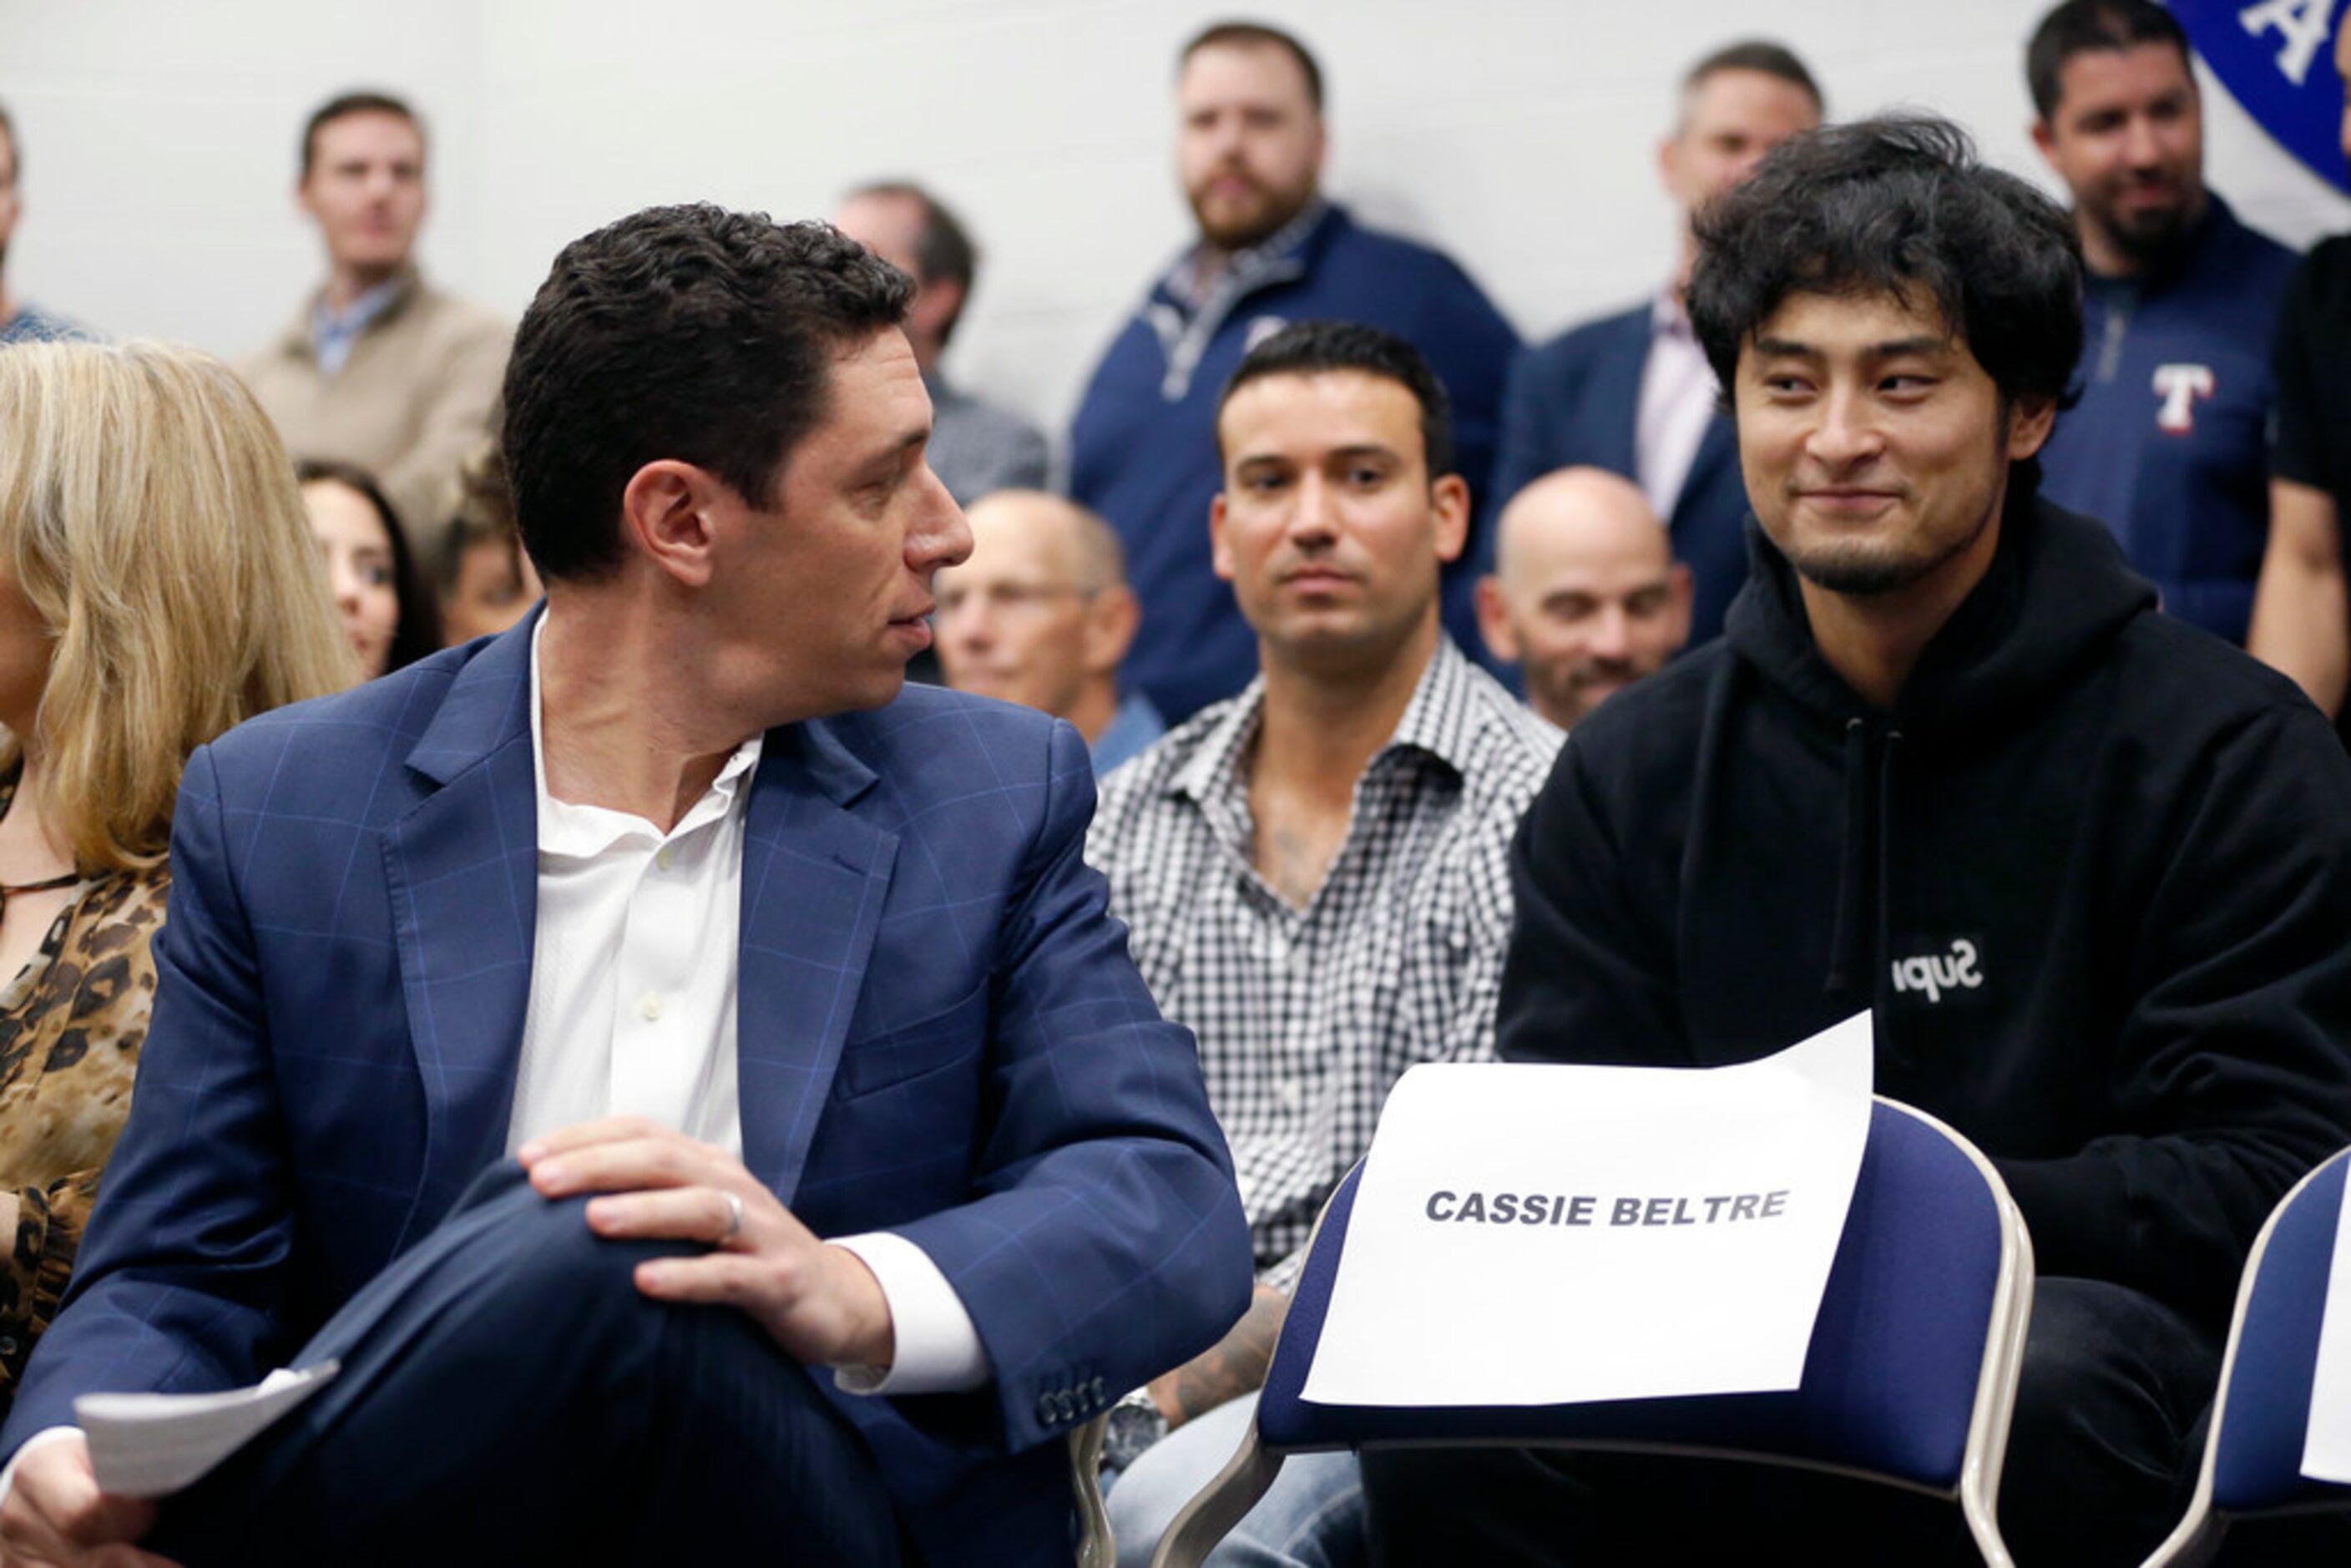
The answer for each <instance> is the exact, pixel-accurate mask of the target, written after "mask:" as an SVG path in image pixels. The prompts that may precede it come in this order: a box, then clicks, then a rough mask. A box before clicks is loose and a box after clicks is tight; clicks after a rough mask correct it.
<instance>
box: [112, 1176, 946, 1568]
mask: <svg viewBox="0 0 2351 1568" xmlns="http://www.w3.org/2000/svg"><path fill="white" fill-rule="evenodd" d="M582 1207H583V1203H582V1201H581V1200H579V1199H573V1200H570V1201H567V1202H559V1203H550V1202H549V1201H548V1200H546V1199H545V1198H542V1197H539V1196H538V1194H537V1193H535V1192H533V1191H532V1190H531V1188H530V1186H528V1183H527V1182H525V1180H524V1179H523V1176H522V1173H521V1170H520V1168H519V1167H518V1166H514V1165H512V1164H503V1165H500V1166H496V1167H495V1168H494V1169H492V1170H489V1171H487V1172H485V1173H484V1174H483V1176H482V1177H481V1179H479V1180H478V1181H476V1182H475V1184H474V1186H473V1188H472V1189H471V1190H470V1191H469V1192H468V1193H467V1194H466V1195H465V1198H464V1199H463V1200H462V1201H461V1202H460V1203H459V1205H458V1207H457V1209H456V1210H455V1212H454V1213H452V1214H451V1216H450V1217H449V1218H448V1219H447V1220H445V1221H444V1223H443V1224H442V1225H441V1227H440V1228H438V1229H437V1230H435V1231H434V1233H433V1234H432V1235H431V1236H429V1237H427V1238H426V1239H424V1240H423V1242H422V1243H420V1244H419V1245H418V1246H416V1247H415V1248H413V1249H411V1250H410V1251H408V1252H407V1253H406V1254H404V1255H403V1256H402V1257H401V1258H400V1259H399V1260H397V1261H396V1262H394V1263H393V1264H392V1266H391V1267H390V1268H389V1269H387V1270H385V1271H384V1272H383V1273H382V1274H381V1276H379V1277H378V1278H377V1279H376V1280H375V1281H373V1282H371V1284H370V1285H369V1286H368V1288H367V1289H366V1290H364V1291H360V1294H358V1295H357V1296H354V1297H353V1298H352V1299H351V1300H350V1302H348V1303H347V1304H346V1305H345V1306H344V1308H343V1310H342V1311H341V1312H338V1313H337V1314H336V1315H335V1317H334V1318H333V1320H332V1321H331V1322H329V1323H328V1324H327V1326H326V1327H325V1328H323V1329H322V1330H320V1331H319V1333H318V1335H317V1336H316V1337H315V1338H313V1339H312V1340H311V1342H310V1343H309V1344H308V1345H307V1346H305V1347H304V1349H303V1351H302V1353H301V1354H300V1355H298V1357H296V1358H295V1364H296V1365H299V1366H308V1365H312V1364H316V1363H318V1362H320V1361H324V1360H326V1359H328V1358H329V1357H334V1358H337V1359H340V1361H341V1363H342V1373H341V1375H340V1376H339V1377H337V1378H336V1379H335V1380H334V1381H333V1382H332V1383H330V1384H329V1385H327V1386H326V1387H325V1388H324V1389H323V1390H321V1391H320V1392H319V1394H318V1395H316V1396H314V1397H312V1398H311V1400H310V1401H309V1402H308V1404H306V1405H304V1406H301V1407H300V1408H299V1409H298V1410H296V1411H295V1412H294V1413H293V1414H292V1415H290V1416H287V1418H286V1419H285V1420H283V1421H281V1422H279V1423H278V1424H277V1426H276V1427H272V1428H270V1429H269V1430H268V1431H267V1432H266V1433H265V1434H263V1435H262V1436H261V1437H258V1438H256V1440H255V1441H254V1442H253V1443H252V1444H250V1445H249V1446H248V1447H247V1448H245V1449H244V1450H243V1451H242V1452H240V1453H239V1454H237V1455H236V1456H235V1457H234V1458H231V1459H230V1460H229V1461H228V1462H227V1463H225V1464H224V1465H223V1466H222V1467H221V1468H220V1469H217V1470H215V1471H214V1472H213V1473H212V1474H211V1475H209V1476H207V1477H205V1478H204V1479H203V1480H201V1481H199V1482H198V1483H196V1485H195V1486H193V1487H192V1488H190V1489H189V1490H187V1491H185V1492H183V1493H182V1494H181V1495H180V1496H178V1497H175V1498H173V1499H172V1500H169V1501H168V1502H167V1503H166V1504H165V1505H164V1507H163V1511H162V1517H161V1519H160V1520H159V1521H158V1523H157V1526H156V1529H155V1531H154V1532H153V1534H152V1536H151V1538H150V1540H149V1542H147V1544H149V1545H150V1546H151V1547H152V1549H153V1550H156V1551H158V1552H162V1553H164V1554H165V1555H166V1556H170V1557H173V1558H176V1559H178V1560H179V1561H180V1562H182V1563H187V1564H189V1568H199V1565H202V1564H208V1563H239V1564H245V1563H288V1564H291V1563H304V1564H312V1565H316V1564H320V1563H336V1564H371V1563H386V1564H389V1563H408V1564H413V1563H436V1564H463V1563H499V1564H514V1563H736V1562H789V1563H794V1564H801V1563H843V1564H858V1565H860V1568H862V1565H865V1564H883V1565H887V1564H892V1563H897V1562H899V1561H900V1560H901V1547H900V1536H899V1531H898V1526H897V1524H896V1521H895V1519H894V1516H893V1513H892V1511H891V1505H890V1500H889V1498H888V1496H887V1494H886V1493H885V1492H884V1490H883V1485H882V1480H881V1477H880V1475H879V1474H878V1472H877V1471H876V1469H875V1467H874V1464H873V1460H872V1457H871V1456H870V1455H869V1453H868V1452H867V1450H866V1448H865V1447H864V1444H863V1443H862V1440H861V1439H860V1438H859V1437H858V1435H857V1433H856V1430H855V1428H854V1427H852V1426H850V1424H849V1423H848V1422H847V1421H846V1420H845V1419H844V1418H843V1417H842V1416H841V1413H840V1412H839V1411H838V1410H836V1409H835V1408H834V1407H833V1406H831V1403H830V1402H829V1401H828V1400H827V1398H826V1397H825V1396H824V1395H823V1394H821V1393H820V1392H819V1391H818V1389H817V1388H816V1386H815V1385H814V1384H813V1383H812V1382H811V1381H810V1370H809V1369H808V1368H805V1367H802V1366H800V1365H799V1364H796V1363H794V1362H793V1361H792V1360H790V1358H789V1357H788V1356H786V1355H785V1354H783V1353H782V1352H781V1351H780V1350H779V1349H778V1347H777V1346H776V1345H775V1343H774V1342H773V1341H771V1340H770V1339H768V1336H767V1334H766V1333H764V1332H763V1331H761V1330H760V1329H759V1328H758V1326H757V1325H756V1324H754V1323H753V1322H751V1321H750V1319H749V1318H747V1316H745V1315H744V1314H743V1313H742V1312H737V1311H736V1310H734V1309H733V1308H728V1307H704V1306H674V1305H668V1304H664V1303H661V1302H656V1301H649V1300H647V1299H646V1298H645V1297H643V1295H641V1294H640V1293H639V1292H638V1291H637V1289H636V1286H635V1284H634V1282H633V1281H632V1278H631V1270H632V1269H633V1268H634V1267H635V1265H636V1264H637V1263H639V1262H641V1261H643V1260H645V1259H648V1258H654V1257H661V1256H664V1255H670V1256H674V1255H676V1254H677V1253H679V1252H681V1251H690V1250H692V1248H691V1247H690V1246H686V1245H681V1244H679V1243H674V1242H660V1243H656V1242H615V1241H606V1240H602V1239H598V1238H597V1237H596V1236H594V1235H593V1234H592V1233H591V1232H590V1230H589V1228H588V1222H587V1219H586V1218H585V1217H584V1215H583V1214H582V1212H581V1210H582ZM819 1375H821V1374H819Z"/></svg>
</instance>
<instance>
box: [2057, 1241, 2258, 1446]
mask: <svg viewBox="0 0 2351 1568" xmlns="http://www.w3.org/2000/svg"><path fill="white" fill-rule="evenodd" d="M2219 1371H2220V1362H2219V1346H2218V1345H2216V1344H2215V1343H2212V1341H2211V1340H2210V1336H2208V1335H2206V1334H2205V1333H2203V1332H2202V1331H2200V1330H2199V1329H2198V1328H2196V1327H2195V1326H2194V1325H2193V1324H2191V1323H2189V1322H2188V1320H2187V1319H2185V1318H2184V1317H2182V1316H2180V1314H2179V1313H2178V1312H2174V1311H2172V1310H2171V1309H2170V1308H2168V1307H2167V1306H2165V1305H2164V1304H2163V1303H2161V1302H2160V1301H2156V1300H2155V1299H2154V1298H2153V1297H2151V1296H2147V1295H2145V1294H2143V1293H2141V1292H2139V1291H2134V1290H2131V1289H2129V1288H2128V1287H2126V1286H2123V1285H2117V1284H2114V1283H2111V1282H2110V1281H2104V1280H2075V1279H2061V1278H2052V1279H2044V1280H2042V1281H2039V1282H2038V1283H2037V1284H2036V1285H2035V1286H2034V1288H2033V1297H2032V1326H2031V1329H2030V1331H2029V1332H2028V1333H2027V1334H2026V1336H2025V1343H2024V1364H2023V1370H2022V1376H2021V1377H2020V1379H2019V1382H2018V1386H2017V1399H2016V1419H2015V1424H2014V1429H2015V1433H2016V1438H2017V1440H2018V1441H2019V1442H2029V1441H2032V1440H2035V1439H2048V1440H2053V1441H2058V1442H2063V1441H2064V1435H2065V1434H2069V1433H2070V1434H2084V1435H2103V1436H2102V1437H2099V1441H2100V1443H2101V1446H2111V1445H2112V1443H2113V1442H2114V1441H2115V1440H2116V1438H2117V1437H2120V1438H2122V1439H2123V1440H2126V1441H2131V1442H2132V1443H2133V1444H2134V1446H2139V1445H2146V1444H2157V1443H2160V1442H2161V1441H2163V1440H2165V1438H2166V1436H2167V1435H2168V1440H2169V1441H2170V1442H2172V1443H2177V1442H2179V1441H2181V1440H2183V1439H2184V1438H2185V1437H2186V1435H2187V1432H2188V1430H2189V1427H2192V1426H2193V1425H2194V1423H2195V1421H2196V1417H2197V1416H2198V1415H2199V1413H2200V1412H2201V1411H2202V1409H2203V1408H2204V1406H2205V1405H2206V1404H2208V1403H2209V1402H2210V1397H2211V1392H2212V1384H2213V1383H2214V1381H2215V1380H2216V1379H2217V1378H2218V1376H2219Z"/></svg>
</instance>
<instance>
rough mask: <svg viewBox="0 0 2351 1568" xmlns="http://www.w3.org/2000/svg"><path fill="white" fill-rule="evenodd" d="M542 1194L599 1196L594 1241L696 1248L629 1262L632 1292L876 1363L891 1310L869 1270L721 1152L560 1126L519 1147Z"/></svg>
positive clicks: (834, 1361)
mask: <svg viewBox="0 0 2351 1568" xmlns="http://www.w3.org/2000/svg"><path fill="white" fill-rule="evenodd" d="M517 1157H518V1158H520V1160H521V1161H522V1164H523V1168H524V1169H525V1170H527V1171H528V1172H529V1173H530V1183H531V1186H533V1187H535V1188H537V1189H538V1191H539V1192H540V1193H541V1194H542V1195H544V1196H546V1197H580V1196H581V1195H584V1194H596V1195H599V1196H597V1197H594V1198H593V1200H592V1201H591V1202H590V1204H589V1205H588V1224H589V1226H590V1228H592V1229H593V1230H594V1231H595V1232H596V1234H597V1235H599V1236H605V1237H611V1238H612V1239H615V1240H619V1239H632V1240H643V1239H656V1240H676V1241H688V1242H699V1243H701V1244H703V1245H704V1246H705V1247H708V1248H710V1249H711V1250H709V1251H708V1252H706V1253H703V1254H700V1255H698V1256H688V1257H679V1258H661V1259H655V1260H652V1261H650V1262H646V1263H642V1264H639V1265H638V1267H637V1289H638V1290H640V1291H643V1292H644V1293H645V1294H646V1295H648V1296H652V1297H653V1298H655V1299H656V1300H659V1301H700V1302H710V1303H716V1304H723V1305H726V1306H732V1307H739V1308H741V1309H742V1310H743V1311H744V1312H748V1313H750V1314H751V1316H752V1317H753V1318H754V1319H756V1320H757V1321H758V1322H759V1324H760V1326H762V1327H763V1328H765V1329H766V1330H767V1331H768V1333H770V1334H772V1335H774V1336H775V1339H776V1342H777V1343H778V1344H780V1345H782V1346H783V1347H784V1349H785V1350H786V1351H787V1352H788V1353H789V1354H791V1355H792V1356H793V1357H794V1358H795V1359H796V1360H799V1361H803V1362H810V1363H814V1364H819V1365H824V1366H861V1367H874V1368H887V1367H888V1366H889V1365H890V1364H891V1362H892V1360H893V1358H894V1356H895V1354H896V1343H895V1336H894V1333H893V1326H892V1323H891V1320H890V1305H889V1301H887V1299H886V1298H884V1297H883V1293H882V1287H881V1285H880V1284H879V1283H878V1282H877V1281H875V1280H874V1278H873V1275H872V1270H868V1269H867V1268H866V1266H865V1265H864V1263H863V1262H862V1260H859V1259H858V1257H857V1256H856V1255H855V1254H854V1253H852V1252H849V1251H846V1250H844V1249H841V1248H839V1247H832V1246H828V1245H826V1244H825V1243H824V1242H821V1241H820V1240H818V1239H817V1238H816V1236H815V1235H814V1234H813V1233H812V1232H810V1229H809V1228H808V1227H807V1226H805V1225H802V1224H801V1223H800V1222H799V1219H797V1218H794V1217H793V1215H792V1212H791V1211H790V1210H789V1209H788V1208H786V1207H784V1206H783V1205H782V1204H781V1203H778V1201H777V1200H776V1196H775V1194H773V1193H771V1192H769V1191H768V1189H767V1188H766V1187H765V1186H761V1185H760V1183H759V1181H758V1178H757V1177H755V1176H752V1175H751V1173H750V1172H749V1171H747V1170H746V1169H744V1168H743V1162H742V1161H741V1160H739V1159H737V1158H736V1157H735V1156H734V1155H731V1154H728V1153H727V1152H726V1150H724V1149H720V1148H716V1147H714V1146H713V1145H708V1144H699V1143H696V1142H695V1141H694V1140H693V1139H691V1138H689V1137H686V1136H685V1135H684V1134H682V1133H677V1132H673V1131H671V1130H670V1129H669V1128H666V1127H664V1126H661V1125H659V1124H655V1123H653V1122H648V1121H644V1120H643V1119H642V1118H639V1117H634V1116H616V1117H610V1118H607V1119H606V1120H603V1121H601V1122H583V1123H581V1124H579V1125H578V1126H574V1127H566V1128H563V1129H562V1130H561V1131H559V1132H555V1133H550V1134H548V1135H547V1136H545V1137H543V1138H537V1139H534V1140H532V1141H531V1142H530V1143H528V1144H526V1145H523V1147H522V1149H521V1150H520V1151H519V1152H518V1155H517Z"/></svg>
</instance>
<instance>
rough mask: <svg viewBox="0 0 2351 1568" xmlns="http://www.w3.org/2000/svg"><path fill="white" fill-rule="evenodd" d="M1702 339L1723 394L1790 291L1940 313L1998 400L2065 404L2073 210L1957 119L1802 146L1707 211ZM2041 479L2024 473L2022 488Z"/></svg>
mask: <svg viewBox="0 0 2351 1568" xmlns="http://www.w3.org/2000/svg"><path fill="white" fill-rule="evenodd" d="M1694 226H1695V228H1696V232H1697V235H1698V262H1697V265H1696V266H1695V267H1693V268H1692V270H1691V273H1690V283H1689V317H1690V326H1691V329H1693V330H1694V331H1695V332H1696V333H1697V335H1698V342H1699V344H1700V345H1701V346H1702V347H1704V349H1705V350H1706V357H1707V361H1708V363H1709V364H1711V365H1712V366H1713V367H1714V373H1715V375H1716V377H1717V378H1718V379H1719V381H1720V382H1721V384H1722V386H1723V388H1724V396H1725V398H1726V400H1728V399H1729V395H1730V389H1731V388H1733V387H1735V386H1736V385H1737V376H1738V370H1739V353H1740V349H1741V348H1743V347H1744V346H1745V345H1746V344H1747V343H1748V342H1749V341H1750V340H1752V339H1753V338H1754V337H1755V335H1756V333H1757V332H1758V331H1759V330H1761V328H1762V326H1763V323H1764V322H1765V321H1767V320H1769V319H1771V314H1772V313H1773V312H1774V311H1776V310H1777V309H1779V308H1780V306H1781V303H1782V301H1783V300H1785V299H1786V298H1788V296H1790V295H1792V294H1823V295H1830V296H1846V295H1886V296H1890V297H1892V298H1898V299H1905V300H1916V301H1917V303H1918V304H1921V305H1923V304H1927V303H1931V304H1933V305H1934V307H1935V308H1937V309H1938V311H1939V312H1940V313H1941V315H1942V318H1943V322H1944V324H1945V325H1946V326H1947V327H1949V329H1950V330H1951V332H1952V333H1953V334H1954V335H1955V336H1957V337H1958V338H1959V340H1962V341H1963V342H1965V343H1966V344H1967V346H1968V350H1969V351H1970V353H1972V354H1973V355H1974V356H1975V358H1976V362H1977V363H1979V364H1980V365H1982V366H1983V368H1984V371H1985V372H1986V373H1987V374H1989V375H1990V376H1991V379H1992V383H1993V384H1994V385H1995V386H1997V387H1998V388H1999V389H2000V395H2001V402H2002V403H2003V405H2008V404H2012V403H2014V402H2016V401H2017V400H2018V399H2020V398H2027V397H2045V398H2049V399H2052V400H2053V401H2054V402H2056V403H2057V404H2058V405H2059V406H2060V407H2063V406H2064V405H2065V403H2066V402H2067V401H2068V400H2067V398H2066V395H2065V389H2066V383H2067V382H2070V381H2071V380H2072V379H2073V374H2074V362H2075V361H2077V360H2078V359H2079V358H2080V357H2081V352H2082V246H2081V241H2080V239H2079V238H2078V237H2076V235H2075V234H2074V222H2073V220H2072V219H2071V218H2070V217H2068V216H2067V215H2066V214H2065V211H2064V208H2062V207H2060V206H2059V205H2058V204H2056V203H2055V202H2053V201H2051V200H2050V199H2049V197H2047V196H2046V195H2044V194H2043V193H2042V192H2041V191H2040V190H2039V189H2038V188H2036V187H2035V186H2032V185H2031V184H2028V183H2025V182H2024V181H2022V180H2020V179H2018V178H2017V177H2016V176H2015V175H2013V174H2009V173H2005V172H2001V171H2000V170H1998V169H1993V168H1989V167H1987V166H1986V165H1984V164H1983V163H1981V162H1979V161H1978V160H1977V158H1976V153H1975V148H1974V145H1973V144H1972V143H1971V142H1970V141H1969V140H1968V135H1967V132H1966V131H1961V130H1960V129H1959V127H1958V126H1956V125H1953V124H1952V123H1951V122H1950V121H1949V120H1935V119H1930V118H1927V117H1923V116H1920V117H1911V116H1896V117H1888V118H1885V119H1878V120H1858V121H1855V122H1854V123H1852V124H1847V125H1834V126H1827V127H1824V128H1823V129H1821V130H1819V131H1807V132H1805V133H1804V134H1802V135H1801V136H1793V137H1791V138H1789V139H1788V140H1787V141H1783V142H1782V143H1781V144H1780V145H1779V146H1778V147H1776V148H1774V149H1773V150H1772V151H1771V154H1770V156H1768V157H1766V158H1765V159H1764V160H1763V161H1762V162H1761V163H1759V164H1757V165H1756V169H1755V173H1754V175H1753V176H1752V177H1751V178H1750V179H1749V180H1747V181H1746V182H1745V183H1743V184H1740V185H1738V186H1736V187H1734V188H1733V189H1731V190H1730V191H1728V192H1726V193H1724V194H1723V195H1721V196H1719V197H1718V198H1717V199H1716V200H1715V201H1713V202H1712V203H1709V204H1708V205H1707V206H1706V207H1704V208H1703V209H1701V210H1700V211H1699V213H1698V216H1697V218H1696V220H1695V225H1694ZM2038 474H2039V469H2038V468H2037V467H2036V466H2033V465H2030V464H2028V465H2020V475H2021V477H2022V484H2023V485H2025V486H2029V485H2030V484H2031V482H2032V479H2033V478H2034V477H2036V476H2038Z"/></svg>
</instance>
